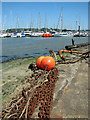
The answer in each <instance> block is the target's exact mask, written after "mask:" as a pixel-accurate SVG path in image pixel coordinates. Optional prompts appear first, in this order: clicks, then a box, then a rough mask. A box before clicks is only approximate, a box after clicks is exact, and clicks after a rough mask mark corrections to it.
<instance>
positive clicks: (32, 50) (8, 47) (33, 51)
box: [0, 37, 88, 62]
mask: <svg viewBox="0 0 90 120" xmlns="http://www.w3.org/2000/svg"><path fill="white" fill-rule="evenodd" d="M72 38H73V37H52V38H43V37H29V38H25V37H23V38H2V39H0V43H1V42H2V56H0V62H4V61H7V60H10V59H13V58H23V57H29V56H41V55H44V56H46V55H49V50H50V49H53V50H54V51H55V52H56V53H57V51H58V50H59V49H64V48H65V46H66V45H72ZM73 39H74V40H75V44H79V43H86V42H88V37H80V38H78V37H77V38H75V37H74V38H73Z"/></svg>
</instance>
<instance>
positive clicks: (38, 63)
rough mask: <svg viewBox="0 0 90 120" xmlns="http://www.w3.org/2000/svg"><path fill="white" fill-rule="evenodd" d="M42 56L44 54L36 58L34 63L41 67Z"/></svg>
mask: <svg viewBox="0 0 90 120" xmlns="http://www.w3.org/2000/svg"><path fill="white" fill-rule="evenodd" d="M43 58H44V56H41V57H39V58H38V59H37V62H36V65H37V67H38V68H41V61H42V59H43Z"/></svg>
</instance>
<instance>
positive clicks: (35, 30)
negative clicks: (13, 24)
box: [6, 28, 90, 32]
mask: <svg viewBox="0 0 90 120" xmlns="http://www.w3.org/2000/svg"><path fill="white" fill-rule="evenodd" d="M27 30H29V31H34V32H38V31H44V32H45V31H47V32H50V31H51V30H52V31H53V30H55V31H57V32H59V31H60V29H53V28H41V29H38V28H12V29H7V30H6V32H16V31H17V32H20V31H27ZM62 31H64V32H66V31H72V32H74V31H75V30H68V29H63V30H62ZM81 31H83V30H81ZM86 31H90V30H86Z"/></svg>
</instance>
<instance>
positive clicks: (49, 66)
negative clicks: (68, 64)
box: [41, 56, 55, 70]
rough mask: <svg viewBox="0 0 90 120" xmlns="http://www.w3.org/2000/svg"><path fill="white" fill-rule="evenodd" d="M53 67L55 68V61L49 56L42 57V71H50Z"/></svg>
mask: <svg viewBox="0 0 90 120" xmlns="http://www.w3.org/2000/svg"><path fill="white" fill-rule="evenodd" d="M54 66H55V60H54V59H53V58H52V57H50V56H46V57H44V58H43V59H42V61H41V68H42V69H45V68H46V67H47V69H46V70H51V69H52V68H54Z"/></svg>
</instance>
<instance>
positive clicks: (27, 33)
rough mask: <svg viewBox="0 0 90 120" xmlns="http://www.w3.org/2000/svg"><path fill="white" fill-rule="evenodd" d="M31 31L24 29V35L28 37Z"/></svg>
mask: <svg viewBox="0 0 90 120" xmlns="http://www.w3.org/2000/svg"><path fill="white" fill-rule="evenodd" d="M31 33H32V31H24V35H25V37H30V36H31Z"/></svg>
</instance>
